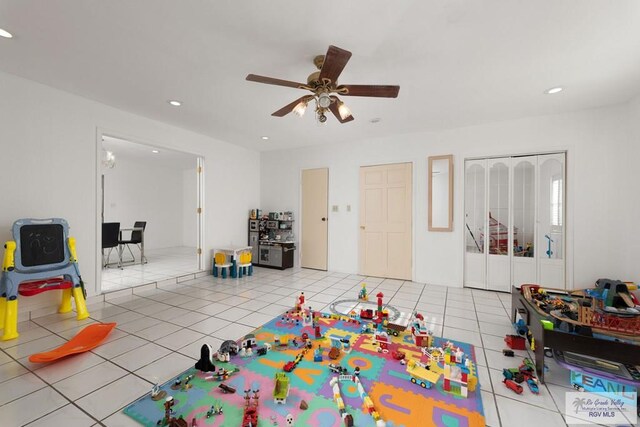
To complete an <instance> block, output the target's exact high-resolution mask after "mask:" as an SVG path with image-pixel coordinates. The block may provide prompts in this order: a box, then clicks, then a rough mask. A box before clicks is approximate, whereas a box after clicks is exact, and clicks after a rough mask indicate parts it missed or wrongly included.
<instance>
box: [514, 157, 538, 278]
mask: <svg viewBox="0 0 640 427" xmlns="http://www.w3.org/2000/svg"><path fill="white" fill-rule="evenodd" d="M511 164H512V176H513V185H512V193H511V194H512V196H511V197H512V199H511V200H512V210H511V212H512V217H511V218H512V221H511V224H512V244H511V247H512V248H513V257H512V259H511V284H512V285H513V286H520V285H522V284H524V283H530V284H534V283H536V282H537V280H536V274H537V271H536V252H537V249H538V247H537V245H536V244H535V243H536V205H537V203H536V194H537V182H538V181H537V179H536V176H537V169H538V167H537V166H538V156H523V157H514V158H512V159H511Z"/></svg>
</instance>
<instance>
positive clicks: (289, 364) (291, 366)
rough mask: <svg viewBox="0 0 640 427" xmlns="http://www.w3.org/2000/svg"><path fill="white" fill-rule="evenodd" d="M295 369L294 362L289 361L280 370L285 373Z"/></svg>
mask: <svg viewBox="0 0 640 427" xmlns="http://www.w3.org/2000/svg"><path fill="white" fill-rule="evenodd" d="M295 367H296V362H294V361H293V360H290V361H288V362H287V363H285V364H284V367H283V368H282V369H284V371H285V372H291V371H293V369H294V368H295Z"/></svg>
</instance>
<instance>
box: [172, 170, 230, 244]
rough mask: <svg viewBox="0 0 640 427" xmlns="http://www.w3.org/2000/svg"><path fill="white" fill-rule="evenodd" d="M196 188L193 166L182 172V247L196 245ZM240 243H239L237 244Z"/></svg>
mask: <svg viewBox="0 0 640 427" xmlns="http://www.w3.org/2000/svg"><path fill="white" fill-rule="evenodd" d="M197 208H198V188H197V176H196V169H195V164H194V166H193V168H191V169H185V170H183V171H182V246H187V247H190V248H195V247H196V246H197V244H198V216H197V214H196V209H197ZM238 243H241V242H238Z"/></svg>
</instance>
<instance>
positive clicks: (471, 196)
mask: <svg viewBox="0 0 640 427" xmlns="http://www.w3.org/2000/svg"><path fill="white" fill-rule="evenodd" d="M486 171H487V161H486V160H467V161H466V162H465V172H464V180H465V183H464V188H465V190H464V218H465V231H464V232H465V238H464V242H465V256H464V286H467V287H472V288H481V289H485V288H486V287H487V258H486V255H485V253H486V251H485V242H484V240H483V238H482V235H483V233H484V229H485V228H484V227H485V222H486V218H487V214H486V212H487V209H486V197H487V192H486V188H487V172H486Z"/></svg>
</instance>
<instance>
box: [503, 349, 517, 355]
mask: <svg viewBox="0 0 640 427" xmlns="http://www.w3.org/2000/svg"><path fill="white" fill-rule="evenodd" d="M502 354H503V355H505V356H507V357H513V356H515V353H514V352H513V350H510V349H508V348H505V349H504V350H502Z"/></svg>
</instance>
